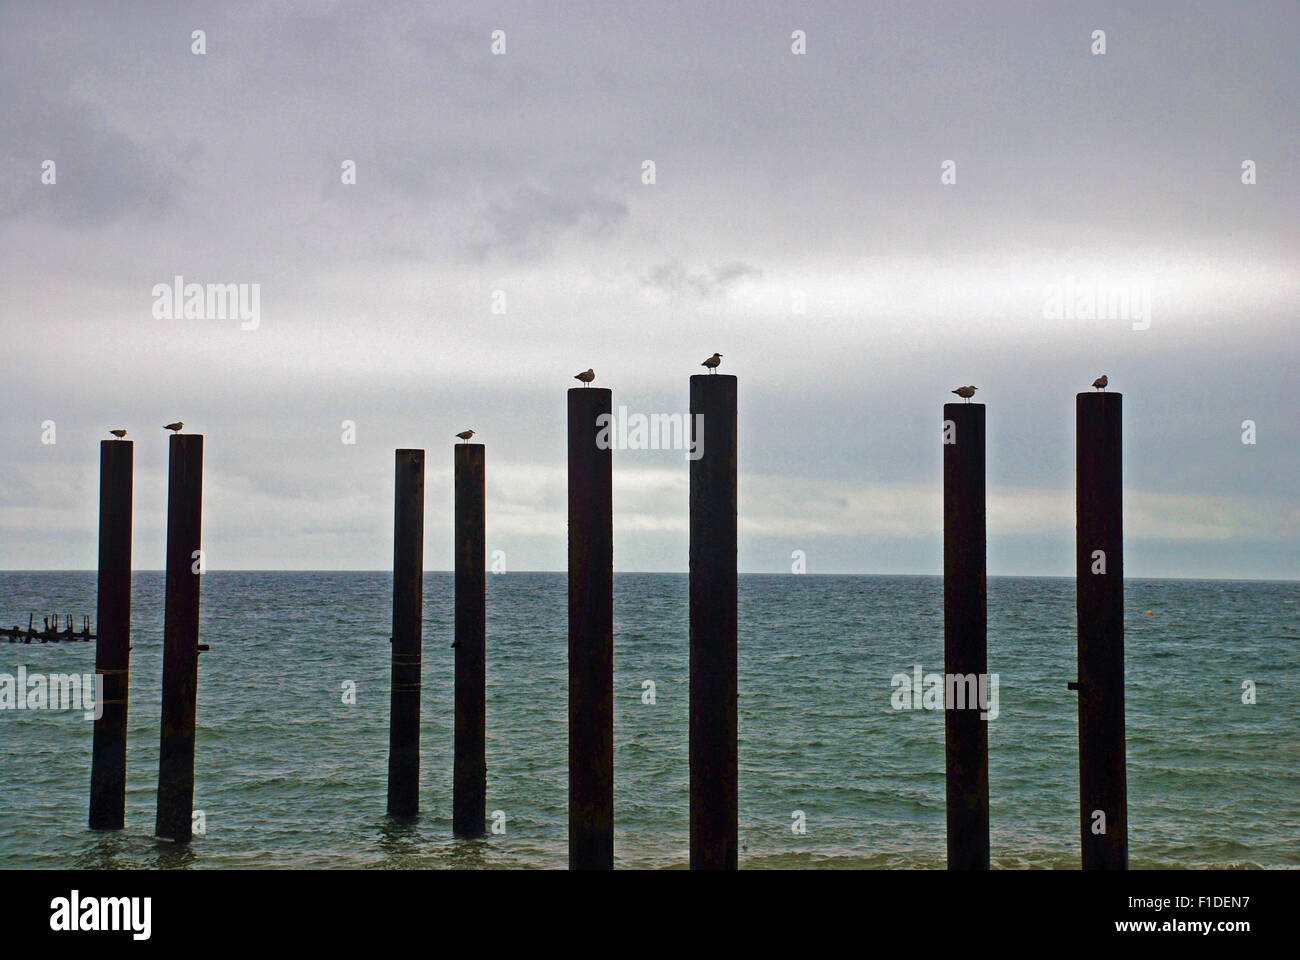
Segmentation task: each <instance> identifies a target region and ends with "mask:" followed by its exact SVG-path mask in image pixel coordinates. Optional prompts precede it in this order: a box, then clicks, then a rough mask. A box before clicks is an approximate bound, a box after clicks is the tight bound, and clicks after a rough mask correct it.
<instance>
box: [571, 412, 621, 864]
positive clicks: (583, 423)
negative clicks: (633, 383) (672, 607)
mask: <svg viewBox="0 0 1300 960" xmlns="http://www.w3.org/2000/svg"><path fill="white" fill-rule="evenodd" d="M613 396H614V395H613V391H611V390H607V389H603V388H590V387H575V388H574V389H572V390H570V391H569V867H570V869H573V870H611V869H613V867H614V513H613V504H614V497H613V451H612V449H611V444H610V443H604V444H603V445H602V444H601V443H600V442H599V439H598V438H599V435H600V433H601V421H600V418H601V417H604V418H605V420H604V421H603V422H604V423H605V424H606V429H605V433H606V437H608V436H609V427H608V424H609V417H610V415H611V409H612V405H613Z"/></svg>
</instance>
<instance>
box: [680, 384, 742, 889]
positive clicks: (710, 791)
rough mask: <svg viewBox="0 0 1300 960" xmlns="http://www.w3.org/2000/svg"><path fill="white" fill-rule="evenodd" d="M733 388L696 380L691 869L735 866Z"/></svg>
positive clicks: (692, 481)
mask: <svg viewBox="0 0 1300 960" xmlns="http://www.w3.org/2000/svg"><path fill="white" fill-rule="evenodd" d="M736 394H737V383H736V378H735V377H734V376H730V375H725V374H698V375H696V376H693V377H691V402H690V414H691V417H690V419H691V442H692V444H693V445H694V452H695V453H696V454H698V456H697V457H696V458H695V459H692V460H691V466H690V477H691V479H690V486H691V494H690V496H691V504H690V526H691V531H690V619H691V627H690V674H691V679H690V696H691V704H690V794H691V814H690V816H691V869H692V870H735V869H736V866H737V861H738V847H739V841H738V812H739V811H738V795H737V791H738V771H737V751H736V733H737V731H736V628H737V612H736Z"/></svg>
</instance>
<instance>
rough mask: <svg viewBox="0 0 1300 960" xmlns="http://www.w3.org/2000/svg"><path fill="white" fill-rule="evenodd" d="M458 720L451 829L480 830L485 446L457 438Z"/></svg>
mask: <svg viewBox="0 0 1300 960" xmlns="http://www.w3.org/2000/svg"><path fill="white" fill-rule="evenodd" d="M455 459H456V477H455V479H456V518H455V523H456V547H455V549H456V640H455V648H456V658H455V659H456V722H455V758H454V761H453V769H452V783H453V785H452V825H451V829H452V832H453V833H454V834H455V835H456V836H458V837H476V836H480V835H481V834H482V833H483V829H484V824H485V822H486V820H487V748H486V738H487V724H486V716H487V706H486V705H487V667H486V660H487V649H486V647H487V637H486V632H487V630H486V617H487V572H486V561H487V557H486V546H485V544H486V541H485V529H484V448H483V444H481V443H458V444H456V458H455Z"/></svg>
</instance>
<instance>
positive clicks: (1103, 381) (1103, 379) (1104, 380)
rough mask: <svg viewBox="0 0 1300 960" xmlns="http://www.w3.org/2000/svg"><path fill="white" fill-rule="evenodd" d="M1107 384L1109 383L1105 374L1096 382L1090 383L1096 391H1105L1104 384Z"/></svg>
mask: <svg viewBox="0 0 1300 960" xmlns="http://www.w3.org/2000/svg"><path fill="white" fill-rule="evenodd" d="M1108 383H1110V380H1109V378H1107V376H1106V374H1104V373H1103V374H1102V375H1101V376H1100V377H1098V378H1097V379H1096V380H1094V381H1092V385H1093V386H1094V387H1096V388H1097V389H1098V390H1105V389H1106V384H1108Z"/></svg>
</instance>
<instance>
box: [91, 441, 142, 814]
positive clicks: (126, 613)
mask: <svg viewBox="0 0 1300 960" xmlns="http://www.w3.org/2000/svg"><path fill="white" fill-rule="evenodd" d="M134 458H135V444H134V443H132V442H131V441H130V440H104V441H103V442H101V443H100V445H99V601H98V604H97V606H96V609H95V622H96V623H97V624H98V627H97V629H96V637H97V639H96V643H95V675H96V676H97V677H102V678H103V679H102V680H100V683H101V684H102V686H101V687H100V690H99V691H98V692H97V693H96V697H97V700H98V703H97V705H98V706H99V707H100V708H101V710H102V713H101V714H100V715H99V717H98V718H96V720H95V734H94V748H93V753H92V756H91V761H90V828H91V829H92V830H121V829H122V828H123V827H124V826H126V712H127V698H128V694H129V692H130V688H131V670H130V668H131V486H132V470H133V461H134ZM85 632H86V634H87V636H89V634H90V627H89V626H87V627H86V630H85Z"/></svg>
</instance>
